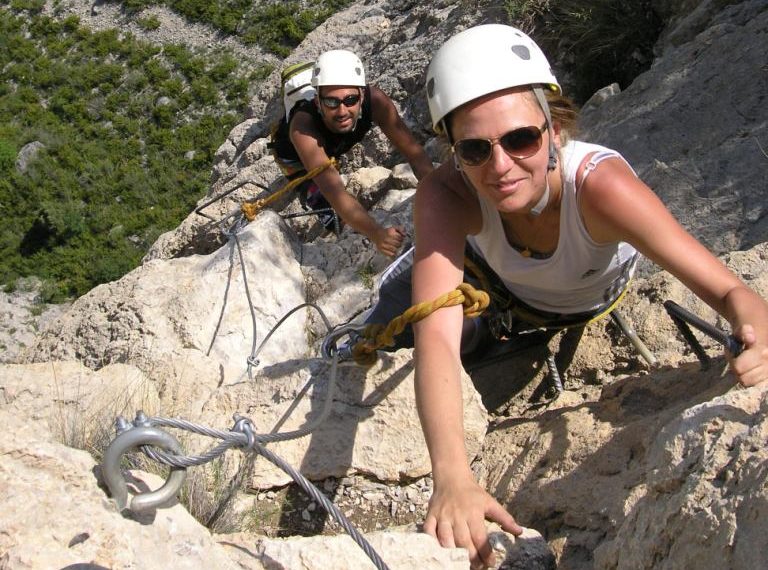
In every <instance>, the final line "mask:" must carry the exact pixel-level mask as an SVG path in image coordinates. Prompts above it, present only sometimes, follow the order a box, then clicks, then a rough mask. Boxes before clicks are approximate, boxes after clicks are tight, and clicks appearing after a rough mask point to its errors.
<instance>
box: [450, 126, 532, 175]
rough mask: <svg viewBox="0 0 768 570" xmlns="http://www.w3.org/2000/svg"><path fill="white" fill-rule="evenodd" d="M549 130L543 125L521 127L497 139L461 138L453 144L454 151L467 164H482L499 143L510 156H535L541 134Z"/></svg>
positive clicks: (518, 157) (519, 157)
mask: <svg viewBox="0 0 768 570" xmlns="http://www.w3.org/2000/svg"><path fill="white" fill-rule="evenodd" d="M546 130H547V123H546V122H545V123H544V124H543V125H542V126H541V127H534V126H530V127H520V128H519V129H513V130H511V131H509V132H508V133H506V134H503V135H501V136H500V137H498V138H495V139H461V140H460V141H456V142H455V143H454V144H453V152H455V153H456V156H458V157H459V160H460V161H461V162H463V163H464V164H466V165H467V166H481V165H483V164H485V163H486V162H488V159H489V158H491V155H492V154H493V145H495V144H497V143H498V144H499V145H501V148H503V149H504V152H506V153H507V154H508V155H509V156H510V157H512V158H517V159H523V158H528V157H530V156H533V155H534V154H536V153H537V152H539V149H540V148H541V135H542V134H543V133H544V131H546Z"/></svg>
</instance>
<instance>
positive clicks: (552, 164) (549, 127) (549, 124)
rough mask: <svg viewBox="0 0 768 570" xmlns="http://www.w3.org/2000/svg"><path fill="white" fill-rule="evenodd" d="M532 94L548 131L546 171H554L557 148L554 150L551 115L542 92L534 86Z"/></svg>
mask: <svg viewBox="0 0 768 570" xmlns="http://www.w3.org/2000/svg"><path fill="white" fill-rule="evenodd" d="M533 94H534V95H535V96H536V100H537V101H538V102H539V106H540V107H541V110H542V111H544V118H545V119H546V120H547V130H548V131H549V162H548V163H547V170H554V169H555V167H556V166H557V148H555V137H554V136H553V134H554V131H553V130H552V114H551V113H550V112H549V104H548V103H547V98H546V97H545V96H544V90H543V89H542V88H541V87H539V86H537V85H535V86H533Z"/></svg>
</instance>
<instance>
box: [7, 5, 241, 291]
mask: <svg viewBox="0 0 768 570" xmlns="http://www.w3.org/2000/svg"><path fill="white" fill-rule="evenodd" d="M252 84H253V77H251V76H249V75H247V74H246V73H245V72H243V71H242V70H241V69H240V66H239V64H238V61H237V60H236V59H235V58H234V57H233V56H232V55H231V54H229V53H226V52H217V53H214V54H203V53H197V52H193V51H190V50H189V49H187V48H185V47H182V46H166V47H163V48H160V47H157V46H153V45H150V44H147V43H143V42H140V41H137V40H136V39H135V38H133V37H132V36H131V35H130V34H125V33H122V32H120V31H118V30H107V31H99V32H93V31H90V30H89V29H87V28H85V27H83V26H81V25H80V23H79V21H78V19H77V17H74V16H70V17H68V18H66V19H64V20H58V21H57V20H54V19H52V18H49V17H47V16H45V15H43V14H42V13H41V3H40V2H38V1H36V0H34V1H33V0H13V2H12V3H9V2H7V1H0V212H2V213H3V214H4V216H5V219H4V220H3V223H2V225H0V284H2V285H9V284H12V283H13V282H14V281H15V280H16V279H17V278H19V277H23V276H28V275H36V276H39V277H41V278H43V279H45V280H46V281H47V282H48V283H49V284H52V286H50V285H49V286H48V288H47V289H46V290H47V291H48V293H47V296H48V297H49V298H47V299H46V300H47V301H56V300H59V299H61V298H62V297H68V296H76V295H81V294H83V293H85V292H86V291H88V290H89V289H91V288H92V287H93V286H95V285H97V284H99V283H103V282H106V281H110V280H114V279H116V278H119V277H121V276H122V275H124V274H125V273H126V272H128V271H130V270H131V269H132V268H134V267H136V265H137V264H138V263H139V261H140V259H141V257H142V256H143V255H144V253H145V252H146V251H147V248H148V247H149V245H151V244H152V243H153V242H154V241H155V239H156V238H157V237H158V236H159V235H160V234H161V233H162V232H165V231H167V230H169V229H172V228H174V227H176V226H177V225H178V224H179V222H180V221H181V220H182V219H183V218H184V217H185V216H186V215H187V214H188V213H189V212H190V210H191V209H192V208H193V207H194V204H195V203H196V201H197V200H198V199H199V198H200V197H202V196H203V195H204V194H205V193H206V191H207V188H208V182H209V178H210V168H211V164H212V162H213V155H214V153H215V152H216V149H217V148H218V147H219V146H220V144H221V143H222V142H223V141H224V139H225V138H226V136H227V134H228V133H229V131H230V130H231V129H232V127H233V126H234V125H235V124H237V123H238V122H239V121H240V119H241V117H242V110H243V108H244V107H245V105H246V104H247V101H248V100H249V86H250V85H252ZM29 143H39V144H37V145H35V146H36V147H37V148H36V151H35V152H32V154H31V156H29V158H28V161H27V165H26V168H25V169H22V170H20V169H19V168H18V167H17V156H19V153H20V151H22V149H25V147H26V148H27V149H29V148H30V147H29V146H27V145H28V144H29Z"/></svg>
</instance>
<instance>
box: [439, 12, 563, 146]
mask: <svg viewBox="0 0 768 570" xmlns="http://www.w3.org/2000/svg"><path fill="white" fill-rule="evenodd" d="M522 85H537V86H543V87H545V88H548V89H551V90H552V91H554V92H556V93H559V92H560V84H559V83H558V82H557V79H555V76H554V74H553V73H552V69H551V67H550V66H549V62H548V61H547V58H546V56H545V55H544V53H543V52H542V51H541V49H540V48H539V46H537V45H536V43H535V42H534V41H533V40H532V39H531V38H530V37H528V36H527V35H526V34H524V33H523V32H521V31H520V30H518V29H517V28H513V27H511V26H505V25H502V24H485V25H482V26H476V27H474V28H469V29H467V30H464V31H463V32H460V33H458V34H456V35H455V36H453V37H452V38H450V39H449V40H448V41H447V42H445V43H444V44H443V45H442V47H441V48H440V49H439V50H437V53H435V55H434V57H433V58H432V61H431V62H430V64H429V68H428V69H427V102H428V103H429V113H430V115H431V116H432V127H433V128H434V129H435V131H437V132H438V133H439V132H442V120H443V119H444V118H445V116H446V115H448V113H450V112H451V111H453V110H454V109H457V108H458V107H460V106H461V105H463V104H464V103H468V102H469V101H472V100H473V99H477V98H478V97H482V96H483V95H487V94H489V93H494V92H496V91H501V90H502V89H508V88H510V87H519V86H522Z"/></svg>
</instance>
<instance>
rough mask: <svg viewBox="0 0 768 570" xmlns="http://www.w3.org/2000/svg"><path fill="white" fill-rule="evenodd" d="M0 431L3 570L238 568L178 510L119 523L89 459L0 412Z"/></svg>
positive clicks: (35, 426)
mask: <svg viewBox="0 0 768 570" xmlns="http://www.w3.org/2000/svg"><path fill="white" fill-rule="evenodd" d="M0 424H1V425H3V426H4V427H5V428H6V429H7V430H8V431H7V433H6V434H5V436H4V437H3V438H2V440H1V441H0V457H2V461H0V486H2V488H3V490H4V491H3V493H2V494H0V511H2V513H3V514H2V526H3V532H2V533H0V551H2V552H3V555H2V558H1V559H0V566H2V567H3V568H18V569H25V568H28V569H30V570H36V569H38V568H63V567H69V566H70V565H73V567H74V566H75V565H76V566H77V567H79V566H80V565H87V566H88V567H90V568H113V569H128V568H188V569H190V570H191V569H193V568H204V567H214V568H222V569H225V570H235V569H236V568H238V567H239V566H238V565H237V564H236V563H234V562H233V561H232V560H231V559H230V558H229V556H228V555H227V554H226V553H225V552H224V549H223V548H222V547H221V546H220V545H219V544H217V543H216V542H215V541H214V540H213V539H212V538H211V536H210V534H209V533H208V531H206V530H205V528H203V527H202V526H200V524H199V523H197V521H195V520H194V519H193V518H192V516H191V515H190V514H189V513H188V512H187V511H186V510H185V509H184V508H183V507H182V506H180V505H178V504H177V505H176V506H174V507H172V508H168V509H163V510H161V511H157V512H156V513H155V514H154V515H152V514H149V515H142V516H141V517H137V518H136V519H134V520H131V519H127V518H124V517H123V516H121V515H120V514H119V513H118V512H117V509H116V507H115V506H114V504H113V503H112V502H111V501H109V500H108V499H107V497H106V495H105V494H104V491H103V490H102V489H101V488H99V486H98V484H97V480H96V477H95V476H94V472H95V471H96V464H95V462H94V460H93V458H92V457H91V456H90V455H89V454H88V453H86V452H84V451H79V450H75V449H72V448H69V447H65V446H63V445H61V444H60V443H55V442H54V441H52V440H50V439H47V438H45V437H41V436H42V435H44V434H45V431H44V430H41V429H40V425H39V424H32V423H29V422H26V421H25V420H24V418H21V417H19V416H18V415H16V414H15V413H11V412H9V411H8V410H6V409H2V410H0ZM140 477H142V478H143V480H144V481H146V482H147V483H142V482H141V479H137V480H135V482H136V484H138V485H149V486H150V487H152V488H157V487H158V486H159V485H158V479H157V477H153V476H150V475H148V474H146V475H144V476H140ZM144 488H146V487H144ZM251 568H262V567H261V566H257V565H255V564H254V565H253V566H251Z"/></svg>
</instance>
